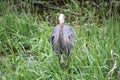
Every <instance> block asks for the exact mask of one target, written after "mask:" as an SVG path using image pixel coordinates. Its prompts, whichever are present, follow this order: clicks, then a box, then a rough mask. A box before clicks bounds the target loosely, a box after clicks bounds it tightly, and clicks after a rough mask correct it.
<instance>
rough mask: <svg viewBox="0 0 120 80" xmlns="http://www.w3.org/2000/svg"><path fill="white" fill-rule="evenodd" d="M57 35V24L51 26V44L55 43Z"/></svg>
mask: <svg viewBox="0 0 120 80" xmlns="http://www.w3.org/2000/svg"><path fill="white" fill-rule="evenodd" d="M58 37H59V26H56V27H54V28H53V31H52V32H51V36H50V44H51V45H53V44H54V43H56V41H57V39H58Z"/></svg>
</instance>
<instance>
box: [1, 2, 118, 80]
mask: <svg viewBox="0 0 120 80" xmlns="http://www.w3.org/2000/svg"><path fill="white" fill-rule="evenodd" d="M68 3H69V2H68ZM75 3H76V4H75ZM73 5H74V6H73ZM71 6H73V7H71ZM6 8H8V7H6ZM66 8H67V9H66ZM1 9H2V8H1ZM2 10H3V9H2ZM94 10H96V9H94ZM9 11H10V10H8V12H9ZM58 11H60V12H63V13H64V14H65V15H66V16H67V17H66V23H68V24H70V25H71V28H72V29H73V31H74V33H75V45H74V48H73V49H72V51H71V54H70V57H71V62H70V66H69V67H68V68H63V67H60V66H59V63H58V61H57V55H56V54H55V53H54V52H53V51H52V49H51V47H50V44H49V37H50V32H51V31H52V28H53V26H54V25H56V22H54V21H55V20H56V19H55V18H56V15H57V14H58V12H57V11H51V13H49V15H48V13H47V12H44V15H38V14H37V13H35V14H31V13H29V12H28V13H26V12H24V10H23V11H22V12H20V14H19V15H18V13H16V12H12V13H10V14H8V13H7V12H6V11H4V10H3V11H2V12H3V13H4V14H3V13H2V14H3V15H2V16H0V79H2V80H105V79H106V80H116V79H117V75H118V74H117V72H118V69H119V67H120V66H119V64H120V46H119V45H120V31H119V30H120V19H119V16H118V15H117V14H115V15H113V16H110V17H109V18H108V19H106V17H105V16H103V18H102V22H103V23H102V24H100V26H99V27H98V23H99V19H98V17H96V16H94V12H93V11H91V10H88V9H87V8H84V7H81V8H80V7H79V5H78V4H77V1H73V2H72V3H69V4H66V5H65V8H62V9H60V10H58ZM73 12H76V13H77V14H75V13H73ZM5 13H6V14H5ZM78 13H79V14H78ZM83 13H84V15H82V14H83ZM47 15H48V16H50V17H51V18H50V20H49V19H47V18H46V17H47ZM86 19H87V20H86ZM62 56H64V55H62ZM115 60H116V61H117V64H118V65H117V68H116V69H115V70H114V71H113V74H112V75H108V73H109V71H110V70H111V69H112V67H113V65H114V62H115ZM107 75H108V76H107Z"/></svg>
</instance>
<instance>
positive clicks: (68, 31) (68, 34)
mask: <svg viewBox="0 0 120 80" xmlns="http://www.w3.org/2000/svg"><path fill="white" fill-rule="evenodd" d="M65 33H66V34H65V35H66V37H67V38H68V39H69V43H71V44H72V45H74V32H73V30H72V29H71V28H70V27H69V26H66V28H65Z"/></svg>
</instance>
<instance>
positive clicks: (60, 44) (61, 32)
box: [50, 14, 74, 65]
mask: <svg viewBox="0 0 120 80" xmlns="http://www.w3.org/2000/svg"><path fill="white" fill-rule="evenodd" d="M58 20H59V24H58V25H57V26H55V27H54V29H53V31H52V32H51V37H50V44H51V47H52V49H53V51H54V52H55V53H57V54H58V61H59V62H60V58H61V57H60V54H62V53H64V54H66V55H67V57H69V54H70V51H71V49H72V47H73V45H74V33H73V31H72V30H71V29H70V27H69V26H68V25H64V20H65V16H64V14H60V15H59V17H58ZM68 65H69V61H68Z"/></svg>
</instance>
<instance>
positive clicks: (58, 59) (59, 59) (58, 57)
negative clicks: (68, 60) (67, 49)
mask: <svg viewBox="0 0 120 80" xmlns="http://www.w3.org/2000/svg"><path fill="white" fill-rule="evenodd" d="M58 62H59V64H60V54H58Z"/></svg>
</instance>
